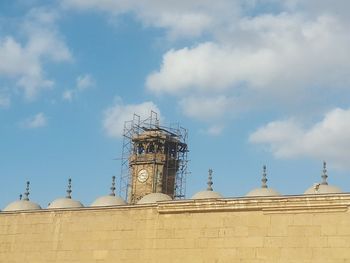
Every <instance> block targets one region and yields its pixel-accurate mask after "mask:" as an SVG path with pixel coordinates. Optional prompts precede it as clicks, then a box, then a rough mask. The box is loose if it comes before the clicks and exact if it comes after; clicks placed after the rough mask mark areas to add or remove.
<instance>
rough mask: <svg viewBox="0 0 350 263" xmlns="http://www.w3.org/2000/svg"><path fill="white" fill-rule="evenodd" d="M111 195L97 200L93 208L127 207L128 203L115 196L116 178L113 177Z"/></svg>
mask: <svg viewBox="0 0 350 263" xmlns="http://www.w3.org/2000/svg"><path fill="white" fill-rule="evenodd" d="M110 189H111V193H110V194H109V195H104V196H101V197H99V198H97V199H96V200H95V201H94V202H93V203H92V204H91V206H113V205H126V202H125V201H124V200H123V199H122V198H120V197H118V196H115V192H114V191H115V176H112V186H111V187H110Z"/></svg>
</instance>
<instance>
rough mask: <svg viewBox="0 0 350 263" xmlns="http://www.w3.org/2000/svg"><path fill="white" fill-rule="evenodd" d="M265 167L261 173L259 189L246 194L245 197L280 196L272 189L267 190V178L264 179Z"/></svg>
mask: <svg viewBox="0 0 350 263" xmlns="http://www.w3.org/2000/svg"><path fill="white" fill-rule="evenodd" d="M266 175H267V173H266V165H264V166H263V173H262V179H261V182H262V184H261V187H260V188H255V189H253V190H251V191H250V192H248V193H247V194H246V196H276V195H281V194H280V193H279V192H277V191H276V190H275V189H273V188H268V186H267V184H266V183H267V178H266Z"/></svg>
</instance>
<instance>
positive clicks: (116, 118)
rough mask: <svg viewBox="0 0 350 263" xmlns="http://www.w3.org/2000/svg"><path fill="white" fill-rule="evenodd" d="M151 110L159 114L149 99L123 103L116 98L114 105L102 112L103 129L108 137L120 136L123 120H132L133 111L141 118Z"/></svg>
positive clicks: (148, 114)
mask: <svg viewBox="0 0 350 263" xmlns="http://www.w3.org/2000/svg"><path fill="white" fill-rule="evenodd" d="M151 111H154V112H157V113H158V116H159V115H160V110H159V108H158V106H157V105H156V104H154V103H153V102H151V101H147V102H143V103H140V104H126V105H125V104H123V102H122V101H121V99H120V98H117V99H116V100H115V103H114V105H113V106H111V107H109V108H107V109H106V110H105V111H104V113H103V121H102V124H103V129H104V131H105V133H106V134H107V135H108V136H109V137H115V138H120V137H122V135H123V129H124V122H125V121H129V120H132V119H133V115H134V113H135V114H137V115H139V116H140V118H141V120H143V119H146V118H148V117H149V116H150V114H151Z"/></svg>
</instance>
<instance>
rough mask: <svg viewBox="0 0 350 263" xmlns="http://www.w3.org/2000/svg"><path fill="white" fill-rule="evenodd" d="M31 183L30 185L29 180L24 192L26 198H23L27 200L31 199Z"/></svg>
mask: <svg viewBox="0 0 350 263" xmlns="http://www.w3.org/2000/svg"><path fill="white" fill-rule="evenodd" d="M29 185H30V182H29V181H27V187H26V191H25V192H24V198H23V200H25V201H29V194H30V193H29Z"/></svg>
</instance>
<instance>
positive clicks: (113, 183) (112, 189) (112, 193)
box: [109, 176, 115, 196]
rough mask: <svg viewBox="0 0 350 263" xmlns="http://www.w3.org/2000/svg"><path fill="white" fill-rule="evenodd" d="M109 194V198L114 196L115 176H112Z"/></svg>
mask: <svg viewBox="0 0 350 263" xmlns="http://www.w3.org/2000/svg"><path fill="white" fill-rule="evenodd" d="M110 189H111V193H110V194H109V195H110V196H115V192H114V191H115V176H112V186H111V188H110Z"/></svg>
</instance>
